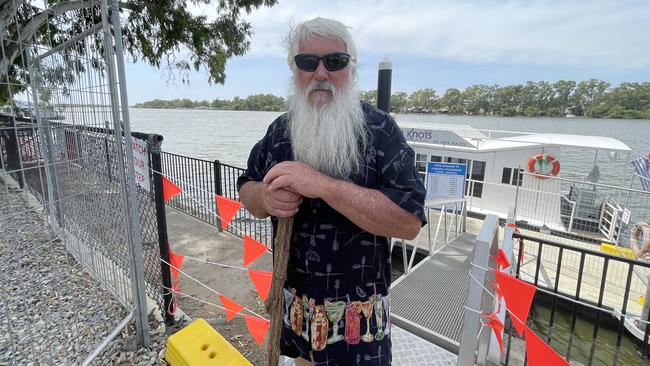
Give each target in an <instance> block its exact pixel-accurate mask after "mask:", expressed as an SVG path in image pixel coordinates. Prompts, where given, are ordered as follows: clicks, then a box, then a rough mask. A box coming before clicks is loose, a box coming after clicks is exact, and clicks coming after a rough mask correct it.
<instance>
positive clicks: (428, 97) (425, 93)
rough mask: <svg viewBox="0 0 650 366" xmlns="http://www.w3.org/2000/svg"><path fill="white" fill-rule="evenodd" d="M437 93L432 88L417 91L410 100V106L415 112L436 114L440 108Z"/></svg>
mask: <svg viewBox="0 0 650 366" xmlns="http://www.w3.org/2000/svg"><path fill="white" fill-rule="evenodd" d="M438 100H439V98H438V96H437V95H436V91H435V90H433V89H430V88H427V89H420V90H416V91H414V92H413V93H411V95H409V98H408V105H409V107H410V108H412V109H413V111H415V112H425V113H431V112H434V111H435V110H436V109H437V107H438Z"/></svg>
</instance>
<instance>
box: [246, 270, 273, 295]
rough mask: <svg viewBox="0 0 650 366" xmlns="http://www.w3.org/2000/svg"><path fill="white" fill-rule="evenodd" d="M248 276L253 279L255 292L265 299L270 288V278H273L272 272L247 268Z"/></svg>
mask: <svg viewBox="0 0 650 366" xmlns="http://www.w3.org/2000/svg"><path fill="white" fill-rule="evenodd" d="M248 276H249V277H250V278H251V281H253V285H255V289H257V293H258V294H259V295H260V298H261V299H262V301H266V298H267V297H268V296H269V291H270V290H271V280H272V279H273V272H265V271H258V270H255V269H249V270H248Z"/></svg>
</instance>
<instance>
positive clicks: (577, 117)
mask: <svg viewBox="0 0 650 366" xmlns="http://www.w3.org/2000/svg"><path fill="white" fill-rule="evenodd" d="M129 108H138V109H168V110H181V111H220V112H286V110H254V109H219V108H211V107H198V108H197V107H145V106H142V105H132V106H129ZM392 113H395V112H392ZM396 114H397V115H406V114H411V115H425V116H451V117H504V118H511V117H514V118H530V119H534V118H566V119H569V120H571V119H574V118H575V119H623V120H640V121H650V118H624V117H620V118H615V117H589V116H572V117H569V116H543V115H541V116H524V115H501V114H461V113H458V114H457V113H423V112H411V113H409V112H399V113H396Z"/></svg>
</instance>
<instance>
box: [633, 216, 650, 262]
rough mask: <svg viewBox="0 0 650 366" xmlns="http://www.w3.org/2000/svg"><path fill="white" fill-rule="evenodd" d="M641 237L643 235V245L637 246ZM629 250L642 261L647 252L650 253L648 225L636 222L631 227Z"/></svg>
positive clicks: (649, 229) (649, 226)
mask: <svg viewBox="0 0 650 366" xmlns="http://www.w3.org/2000/svg"><path fill="white" fill-rule="evenodd" d="M641 235H643V244H642V245H641V246H639V242H640V241H641V240H640V239H641V238H640V237H641ZM630 249H632V251H633V252H634V255H635V256H636V257H637V258H638V259H643V258H645V256H646V255H648V252H650V225H648V223H646V222H637V223H636V224H634V226H632V233H631V235H630Z"/></svg>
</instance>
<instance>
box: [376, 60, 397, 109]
mask: <svg viewBox="0 0 650 366" xmlns="http://www.w3.org/2000/svg"><path fill="white" fill-rule="evenodd" d="M392 77H393V63H392V62H391V61H390V60H389V59H388V58H387V57H384V59H383V60H381V62H380V63H379V74H378V76H377V108H379V109H381V110H382V111H384V112H386V113H390V82H391V78H392Z"/></svg>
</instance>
